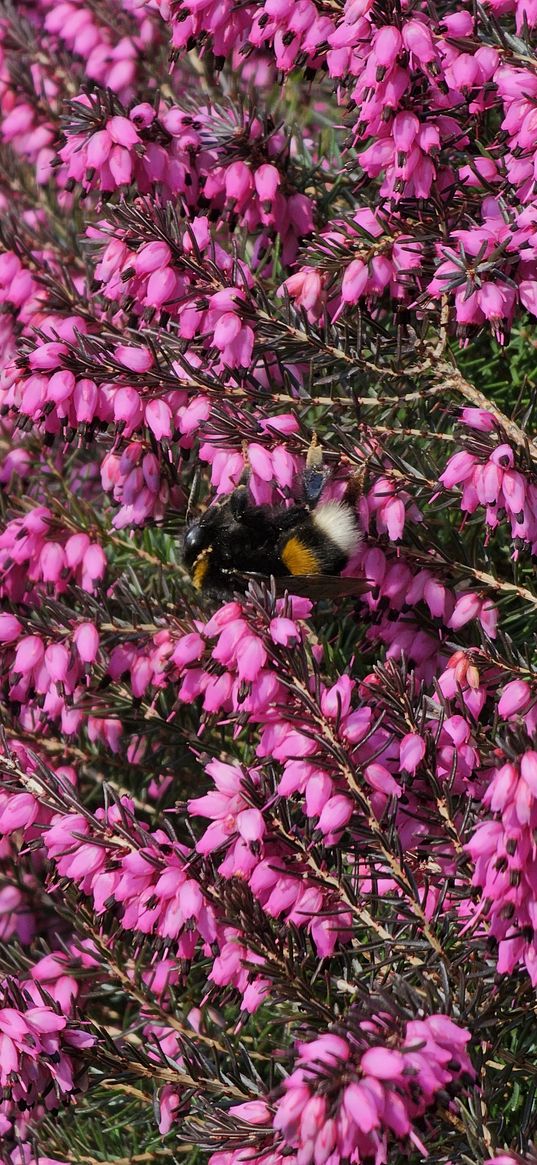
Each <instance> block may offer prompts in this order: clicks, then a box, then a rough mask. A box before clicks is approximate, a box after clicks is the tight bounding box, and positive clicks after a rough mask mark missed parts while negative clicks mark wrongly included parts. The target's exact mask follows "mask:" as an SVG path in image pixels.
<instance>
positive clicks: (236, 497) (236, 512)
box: [228, 485, 251, 522]
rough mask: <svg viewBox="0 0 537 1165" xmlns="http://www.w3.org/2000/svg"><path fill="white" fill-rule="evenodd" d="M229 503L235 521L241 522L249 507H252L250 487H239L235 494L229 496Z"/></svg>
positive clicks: (234, 491)
mask: <svg viewBox="0 0 537 1165" xmlns="http://www.w3.org/2000/svg"><path fill="white" fill-rule="evenodd" d="M228 502H229V508H230V510H231V513H232V515H233V517H234V518H235V521H237V522H240V521H241V520H242V518H243V517H244V515H245V513H246V511H247V509H248V507H249V506H250V505H251V502H250V495H249V492H248V487H247V486H246V485H238V486H237V487H236V489H234V490H233V493H232V494H230V495H229V498H228Z"/></svg>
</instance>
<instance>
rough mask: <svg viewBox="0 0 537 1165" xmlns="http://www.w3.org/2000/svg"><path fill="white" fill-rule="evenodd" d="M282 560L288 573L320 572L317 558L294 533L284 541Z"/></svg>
mask: <svg viewBox="0 0 537 1165" xmlns="http://www.w3.org/2000/svg"><path fill="white" fill-rule="evenodd" d="M281 558H282V562H283V564H284V566H286V567H287V570H288V571H289V574H320V573H321V567H320V563H319V560H318V558H317V556H316V554H315V553H314V551H313V550H310V548H309V546H305V545H304V543H303V542H301V541H300V538H297V537H296V535H294V536H293V537H292V538H290V539H289V541H288V542H286V543H285V546H284V548H283V550H282V554H281Z"/></svg>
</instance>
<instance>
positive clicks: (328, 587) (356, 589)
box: [274, 574, 370, 599]
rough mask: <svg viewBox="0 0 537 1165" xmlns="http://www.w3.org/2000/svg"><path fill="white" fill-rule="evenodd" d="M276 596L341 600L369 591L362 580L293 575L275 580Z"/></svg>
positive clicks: (328, 575) (320, 575) (331, 575)
mask: <svg viewBox="0 0 537 1165" xmlns="http://www.w3.org/2000/svg"><path fill="white" fill-rule="evenodd" d="M274 583H275V586H276V594H277V595H283V594H285V592H286V591H288V592H289V594H290V595H301V596H302V597H303V598H305V599H341V598H345V597H346V596H348V595H350V596H352V595H356V596H358V595H363V594H364V593H365V591H368V590H370V587H369V585H368V583H367V582H366V581H365V579H363V578H342V577H341V576H340V575H333V574H293V575H290V576H288V577H287V578H275V579H274Z"/></svg>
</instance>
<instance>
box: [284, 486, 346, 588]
mask: <svg viewBox="0 0 537 1165" xmlns="http://www.w3.org/2000/svg"><path fill="white" fill-rule="evenodd" d="M359 541H360V533H359V530H358V524H357V521H356V514H355V512H354V509H353V507H351V506H350V505H348V504H346V503H345V502H326V504H325V505H323V506H318V507H317V509H316V510H314V511H313V512H312V513H311V514H310V515H309V516H308V519H307V521H304V522H301V523H300V524H299V525H298V526H295V528H294V529H292V530H289V531H286V532H285V534H284V535H282V538H281V541H280V546H279V553H280V558H281V560H282V563H283V565H284V566H285V568H286V570H287V571H288V572H289V574H291V575H312V574H313V575H315V574H339V572H340V571H341V570H343V568H344V567H345V566H346V565H347V562H348V561H349V558H350V557H351V555H352V554H353V553H354V551H355V550H356V548H357V546H358V543H359Z"/></svg>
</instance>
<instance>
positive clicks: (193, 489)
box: [185, 466, 201, 526]
mask: <svg viewBox="0 0 537 1165" xmlns="http://www.w3.org/2000/svg"><path fill="white" fill-rule="evenodd" d="M200 481H201V473H200V469H199V466H197V467H196V470H195V472H194V476H193V478H192V485H191V486H190V490H189V494H188V502H187V504H186V514H185V523H186V525H187V526H188V524H189V522H190V515H191V513H192V510H193V509H194V506H195V505H196V502H197V500H198V497H199V487H200Z"/></svg>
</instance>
